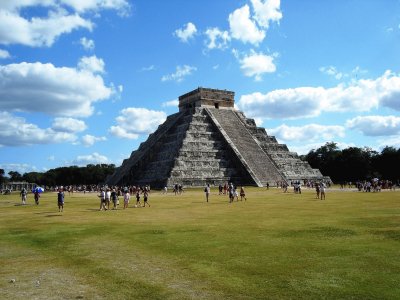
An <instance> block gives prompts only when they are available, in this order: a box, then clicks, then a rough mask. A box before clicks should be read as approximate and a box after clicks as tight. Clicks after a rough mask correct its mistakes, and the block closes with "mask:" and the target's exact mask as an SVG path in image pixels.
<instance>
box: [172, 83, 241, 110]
mask: <svg viewBox="0 0 400 300" xmlns="http://www.w3.org/2000/svg"><path fill="white" fill-rule="evenodd" d="M234 97H235V93H234V92H231V91H227V90H217V89H209V88H203V87H199V88H197V89H195V90H193V91H191V92H189V93H186V94H184V95H182V96H180V97H179V111H187V110H193V109H194V108H196V107H213V108H233V107H234V104H235V99H234Z"/></svg>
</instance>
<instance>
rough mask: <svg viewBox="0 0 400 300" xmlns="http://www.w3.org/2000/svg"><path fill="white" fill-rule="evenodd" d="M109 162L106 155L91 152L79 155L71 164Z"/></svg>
mask: <svg viewBox="0 0 400 300" xmlns="http://www.w3.org/2000/svg"><path fill="white" fill-rule="evenodd" d="M109 162H110V161H109V159H108V158H107V157H106V156H104V155H101V154H99V153H97V152H93V153H92V154H88V155H79V156H77V157H76V158H75V159H74V160H73V161H72V163H73V164H77V165H87V164H108V163H109Z"/></svg>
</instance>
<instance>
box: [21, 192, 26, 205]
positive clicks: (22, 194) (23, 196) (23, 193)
mask: <svg viewBox="0 0 400 300" xmlns="http://www.w3.org/2000/svg"><path fill="white" fill-rule="evenodd" d="M20 195H21V200H22V205H25V204H26V195H27V191H26V189H25V188H23V189H22V190H21V193H20Z"/></svg>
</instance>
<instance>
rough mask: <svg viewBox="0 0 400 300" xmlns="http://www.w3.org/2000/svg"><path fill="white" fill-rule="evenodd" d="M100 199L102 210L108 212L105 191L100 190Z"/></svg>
mask: <svg viewBox="0 0 400 300" xmlns="http://www.w3.org/2000/svg"><path fill="white" fill-rule="evenodd" d="M98 197H99V198H100V210H103V208H104V210H107V207H106V193H105V192H104V190H103V189H101V190H100V195H98Z"/></svg>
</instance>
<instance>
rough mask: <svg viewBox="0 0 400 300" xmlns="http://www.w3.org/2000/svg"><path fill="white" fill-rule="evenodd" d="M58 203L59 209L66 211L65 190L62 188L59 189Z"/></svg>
mask: <svg viewBox="0 0 400 300" xmlns="http://www.w3.org/2000/svg"><path fill="white" fill-rule="evenodd" d="M57 203H58V211H59V212H62V211H64V191H63V190H62V189H59V190H58V193H57Z"/></svg>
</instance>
